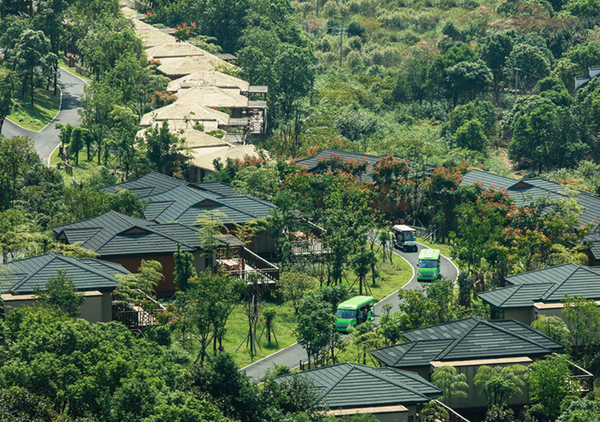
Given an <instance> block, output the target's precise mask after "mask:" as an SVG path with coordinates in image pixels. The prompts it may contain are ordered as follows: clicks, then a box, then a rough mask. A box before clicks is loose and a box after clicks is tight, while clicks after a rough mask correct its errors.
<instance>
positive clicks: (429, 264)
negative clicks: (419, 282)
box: [419, 260, 438, 268]
mask: <svg viewBox="0 0 600 422" xmlns="http://www.w3.org/2000/svg"><path fill="white" fill-rule="evenodd" d="M437 265H438V262H437V261H433V260H421V261H419V268H437Z"/></svg>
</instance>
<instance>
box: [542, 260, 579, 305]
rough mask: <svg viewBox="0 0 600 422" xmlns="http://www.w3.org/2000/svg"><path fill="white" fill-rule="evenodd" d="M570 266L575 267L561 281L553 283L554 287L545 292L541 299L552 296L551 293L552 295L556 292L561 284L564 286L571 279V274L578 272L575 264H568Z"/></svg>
mask: <svg viewBox="0 0 600 422" xmlns="http://www.w3.org/2000/svg"><path fill="white" fill-rule="evenodd" d="M570 264H572V265H574V266H575V268H574V269H573V271H571V273H570V274H569V275H568V276H566V277H565V278H564V279H563V280H562V281H560V282H557V283H554V287H552V288H550V289H548V290H546V292H545V293H544V294H543V295H542V297H541V299H542V300H543V299H545V298H547V297H548V296H550V295H552V293H554V292H555V291H556V290H558V289H559V288H560V287H561V286H562V285H563V284H565V283H566V282H567V281H568V280H569V279H570V278H571V277H573V274H575V273H576V272H577V270H579V267H578V266H577V264H575V263H570Z"/></svg>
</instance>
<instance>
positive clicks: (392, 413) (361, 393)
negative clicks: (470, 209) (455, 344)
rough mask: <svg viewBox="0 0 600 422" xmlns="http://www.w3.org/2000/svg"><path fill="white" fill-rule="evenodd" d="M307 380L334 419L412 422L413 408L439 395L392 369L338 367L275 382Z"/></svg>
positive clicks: (438, 391)
mask: <svg viewBox="0 0 600 422" xmlns="http://www.w3.org/2000/svg"><path fill="white" fill-rule="evenodd" d="M293 376H301V377H307V378H309V379H310V380H312V381H313V382H314V384H315V386H316V388H318V390H319V391H320V399H321V402H322V403H323V404H325V405H327V406H328V407H329V411H328V414H331V415H335V416H336V417H340V418H341V417H344V416H347V415H355V414H362V413H370V414H372V415H374V416H375V417H376V418H377V419H378V420H379V421H381V422H388V421H389V422H392V421H393V422H415V421H416V413H417V410H416V409H417V406H418V405H422V404H425V403H427V402H429V401H430V400H433V399H435V398H437V397H439V396H440V395H441V394H442V393H443V391H442V390H441V389H439V388H438V387H436V386H435V385H433V384H431V383H430V382H428V381H426V380H424V379H423V378H421V377H419V376H418V375H416V374H414V373H412V372H409V371H404V370H401V369H396V368H373V367H370V366H365V365H359V364H356V363H349V362H346V363H340V364H338V365H333V366H325V367H321V368H316V369H311V370H309V371H304V372H300V373H299V374H297V375H295V374H289V375H282V376H279V377H277V378H276V380H275V381H276V382H278V383H281V382H284V381H287V380H289V379H290V378H291V377H293Z"/></svg>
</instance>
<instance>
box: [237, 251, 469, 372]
mask: <svg viewBox="0 0 600 422" xmlns="http://www.w3.org/2000/svg"><path fill="white" fill-rule="evenodd" d="M418 246H419V251H420V250H421V249H423V248H427V246H425V245H421V244H419V245H418ZM394 253H395V254H397V255H400V256H401V257H402V258H404V259H405V260H406V261H407V262H408V263H409V264H410V265H411V266H412V267H413V269H414V270H413V277H412V279H411V280H410V281H409V282H408V283H407V284H406V285H405V286H404V287H402V289H404V290H409V289H421V288H422V286H421V283H419V282H418V281H417V276H416V273H417V264H418V257H419V252H402V250H400V249H396V248H394ZM441 272H442V275H443V276H444V277H446V278H448V279H450V280H452V281H455V280H456V278H457V277H458V270H457V268H456V267H455V266H454V264H453V263H452V262H451V261H450V260H449V259H448V258H446V257H443V259H442V266H441ZM397 293H398V291H396V292H394V293H392V294H391V295H389V296H388V297H386V298H385V299H383V300H382V301H380V302H379V303H377V304H376V305H375V315H377V316H379V315H381V313H382V312H383V305H385V304H386V303H389V304H391V305H392V312H394V311H398V303H399V302H400V299H399V298H398V294H397ZM377 319H378V317H377V318H376V323H377ZM307 359H308V356H307V355H306V352H305V351H304V349H303V348H302V347H301V346H300V345H299V344H298V343H294V344H292V345H291V346H289V347H287V348H285V349H281V350H280V351H278V352H276V353H273V354H272V355H269V356H267V357H265V358H263V359H261V360H259V361H256V362H254V363H252V364H250V365H248V366H246V367H245V368H242V370H243V371H245V372H246V375H248V376H249V377H250V379H251V380H253V381H259V380H260V379H261V378H262V377H263V376H264V375H265V374H266V373H267V371H268V370H269V369H273V367H274V365H288V366H289V367H291V368H295V367H296V366H298V365H299V364H300V360H302V361H303V362H306V361H307Z"/></svg>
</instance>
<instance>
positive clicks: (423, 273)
mask: <svg viewBox="0 0 600 422" xmlns="http://www.w3.org/2000/svg"><path fill="white" fill-rule="evenodd" d="M440 256H441V251H440V250H439V249H421V252H419V268H417V280H419V281H431V280H436V279H438V278H440V277H441V273H440Z"/></svg>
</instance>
